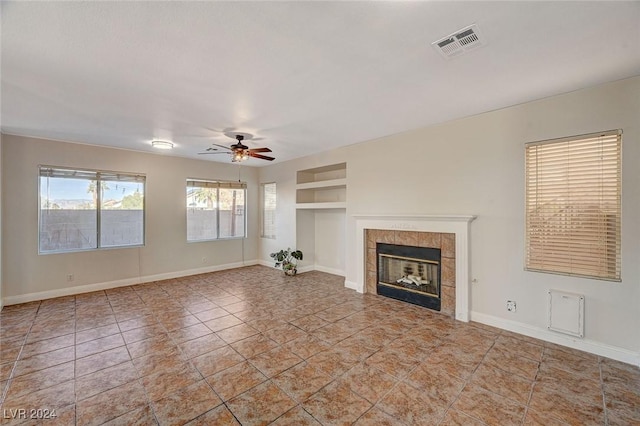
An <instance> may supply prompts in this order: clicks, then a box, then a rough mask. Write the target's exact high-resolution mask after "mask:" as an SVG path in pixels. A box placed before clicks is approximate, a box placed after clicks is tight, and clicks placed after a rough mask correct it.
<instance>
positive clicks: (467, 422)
mask: <svg viewBox="0 0 640 426" xmlns="http://www.w3.org/2000/svg"><path fill="white" fill-rule="evenodd" d="M440 426H485V423H483V422H481V421H480V420H478V419H474V418H473V417H470V416H468V415H466V414H464V413H461V412H460V411H456V410H453V409H450V410H449V411H447V414H445V416H444V419H443V420H442V423H440Z"/></svg>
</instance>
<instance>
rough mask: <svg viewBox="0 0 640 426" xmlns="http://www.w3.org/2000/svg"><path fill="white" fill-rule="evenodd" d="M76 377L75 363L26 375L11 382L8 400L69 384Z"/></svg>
mask: <svg viewBox="0 0 640 426" xmlns="http://www.w3.org/2000/svg"><path fill="white" fill-rule="evenodd" d="M74 376H75V366H74V362H73V361H70V362H66V363H64V364H59V365H56V366H53V367H49V368H45V369H43V370H39V371H36V372H33V373H30V374H25V375H24V376H19V377H16V378H14V379H13V380H12V381H11V388H10V390H9V393H8V394H7V398H15V397H18V396H21V395H25V394H28V393H33V392H37V391H38V390H40V389H46V388H48V387H51V386H54V385H58V384H60V383H63V382H68V381H70V380H73V379H74Z"/></svg>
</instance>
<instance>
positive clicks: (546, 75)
mask: <svg viewBox="0 0 640 426" xmlns="http://www.w3.org/2000/svg"><path fill="white" fill-rule="evenodd" d="M1 7H2V10H1V13H2V63H1V71H2V92H1V95H2V98H1V102H2V109H1V112H2V116H1V119H2V122H1V126H2V131H3V132H4V133H10V134H17V135H28V136H36V137H43V138H50V139H57V140H65V141H74V142H81V143H88V144H95V145H105V146H114V147H121V148H127V149H134V150H140V151H152V150H153V149H152V148H151V146H150V141H151V139H153V138H161V139H168V140H172V141H173V142H174V143H175V145H176V146H175V149H174V150H173V151H171V152H170V155H178V156H184V157H193V158H200V159H203V158H206V159H207V160H217V161H225V162H228V161H229V157H228V156H226V155H211V156H198V154H197V153H198V152H201V151H203V150H204V149H206V148H207V147H208V146H210V144H211V143H221V144H224V145H229V144H231V143H233V142H234V141H233V140H231V139H229V138H227V137H225V136H224V135H223V133H224V131H234V130H235V131H241V132H248V133H252V134H254V135H255V137H256V138H261V139H260V140H253V141H249V143H248V145H249V146H250V147H259V146H268V147H270V148H271V149H272V150H273V156H275V157H276V162H277V161H283V160H288V159H292V158H296V157H301V156H304V155H307V154H312V153H317V152H320V151H324V150H329V149H332V148H336V147H339V146H344V145H349V144H353V143H358V142H362V141H366V140H370V139H375V138H379V137H382V136H386V135H390V134H394V133H399V132H403V131H406V130H410V129H415V128H419V127H424V126H427V125H431V124H434V123H440V122H444V121H448V120H452V119H456V118H461V117H465V116H469V115H473V114H478V113H481V112H485V111H489V110H494V109H497V108H502V107H506V106H510V105H514V104H519V103H522V102H527V101H531V100H534V99H539V98H543V97H546V96H550V95H555V94H558V93H563V92H569V91H572V90H576V89H580V88H583V87H587V86H592V85H595V84H599V83H603V82H607V81H613V80H618V79H622V78H626V77H631V76H635V75H640V2H638V1H634V2H608V1H607V2H565V1H555V2H515V1H513V2H483V1H473V2H255V3H254V2H97V1H92V2H11V1H9V2H8V1H3V2H2V3H1ZM472 23H477V25H478V27H479V28H480V31H481V33H482V35H483V37H484V39H485V41H486V45H485V46H483V47H481V48H478V49H476V50H473V51H471V52H468V53H467V54H465V55H463V56H460V57H457V58H454V59H450V60H445V59H444V58H443V57H441V56H440V55H439V54H438V53H437V52H436V51H435V49H433V48H432V47H431V43H432V42H433V41H435V40H438V39H440V38H442V37H444V36H447V35H449V34H451V33H453V32H455V31H456V30H458V29H460V28H463V27H465V26H467V25H470V24H472ZM425 143H426V142H425ZM246 164H247V165H251V166H262V165H266V164H269V163H268V162H266V161H263V160H257V159H250V160H249V161H248V162H247V163H246Z"/></svg>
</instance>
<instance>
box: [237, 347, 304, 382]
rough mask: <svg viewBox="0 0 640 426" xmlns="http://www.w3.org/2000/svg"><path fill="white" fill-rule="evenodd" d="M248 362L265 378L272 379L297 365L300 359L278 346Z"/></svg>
mask: <svg viewBox="0 0 640 426" xmlns="http://www.w3.org/2000/svg"><path fill="white" fill-rule="evenodd" d="M249 362H251V364H253V365H254V366H255V367H256V368H257V369H258V370H260V371H261V372H262V373H263V374H264V375H265V376H267V377H273V376H276V375H278V374H280V373H282V372H283V371H285V370H287V369H289V368H291V367H293V366H294V365H296V364H299V363H300V362H302V359H301V358H300V357H299V356H297V355H296V354H294V353H293V352H291V351H290V350H288V349H286V348H283V347H282V346H278V347H277V348H274V349H271V350H270V351H267V352H263V353H261V354H260V355H257V356H255V357H253V358H251V359H249Z"/></svg>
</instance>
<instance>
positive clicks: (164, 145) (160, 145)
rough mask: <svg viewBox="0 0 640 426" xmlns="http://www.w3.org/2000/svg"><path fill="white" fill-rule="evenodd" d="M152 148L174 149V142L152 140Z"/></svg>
mask: <svg viewBox="0 0 640 426" xmlns="http://www.w3.org/2000/svg"><path fill="white" fill-rule="evenodd" d="M151 146H152V147H154V148H157V149H173V142H169V141H161V140H152V141H151Z"/></svg>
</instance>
